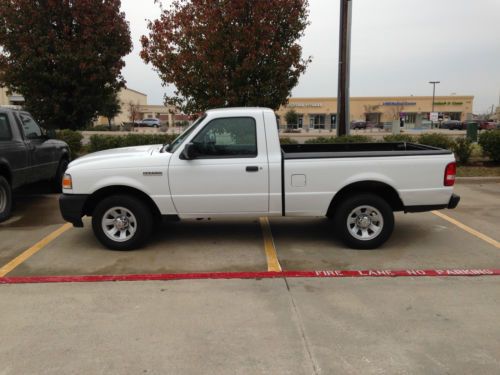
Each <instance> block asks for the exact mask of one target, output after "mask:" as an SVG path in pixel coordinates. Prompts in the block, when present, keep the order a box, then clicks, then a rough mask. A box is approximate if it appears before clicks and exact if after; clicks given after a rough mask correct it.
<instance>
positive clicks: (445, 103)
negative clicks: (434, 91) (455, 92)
mask: <svg viewBox="0 0 500 375" xmlns="http://www.w3.org/2000/svg"><path fill="white" fill-rule="evenodd" d="M463 104H464V103H463V102H434V105H463Z"/></svg>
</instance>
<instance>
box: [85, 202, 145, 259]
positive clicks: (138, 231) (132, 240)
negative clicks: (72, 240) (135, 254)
mask: <svg viewBox="0 0 500 375" xmlns="http://www.w3.org/2000/svg"><path fill="white" fill-rule="evenodd" d="M152 228H153V215H152V213H151V210H150V209H149V207H148V206H147V205H146V204H144V203H143V202H142V201H141V200H139V199H137V198H135V197H132V196H129V195H116V196H111V197H108V198H105V199H103V200H102V201H101V202H100V203H99V204H98V205H97V206H96V208H95V210H94V213H93V215H92V229H93V230H94V234H95V236H96V237H97V239H98V240H99V241H100V242H101V243H102V244H103V245H104V246H106V247H107V248H109V249H112V250H133V249H137V248H138V247H140V246H141V245H142V244H143V243H144V242H146V240H147V239H148V238H149V236H150V235H151V231H152Z"/></svg>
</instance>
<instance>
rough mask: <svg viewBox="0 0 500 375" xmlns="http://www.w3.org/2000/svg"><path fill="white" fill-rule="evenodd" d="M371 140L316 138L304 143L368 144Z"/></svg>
mask: <svg viewBox="0 0 500 375" xmlns="http://www.w3.org/2000/svg"><path fill="white" fill-rule="evenodd" d="M370 142H374V140H373V138H371V137H368V136H366V135H342V136H340V137H318V138H313V139H308V140H307V141H305V143H308V144H311V143H370Z"/></svg>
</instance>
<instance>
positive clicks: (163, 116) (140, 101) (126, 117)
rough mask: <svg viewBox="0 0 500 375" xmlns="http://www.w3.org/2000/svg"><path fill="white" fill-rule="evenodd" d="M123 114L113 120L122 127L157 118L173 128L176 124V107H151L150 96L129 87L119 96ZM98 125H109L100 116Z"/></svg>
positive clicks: (106, 120)
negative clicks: (129, 123) (128, 123)
mask: <svg viewBox="0 0 500 375" xmlns="http://www.w3.org/2000/svg"><path fill="white" fill-rule="evenodd" d="M118 99H119V101H120V106H121V112H120V113H119V114H118V115H117V116H116V117H115V118H114V119H112V120H111V122H112V123H113V124H116V125H120V124H123V123H127V122H132V121H139V120H142V119H145V118H157V119H159V120H160V121H161V122H162V123H165V124H168V125H169V126H172V125H173V124H174V119H173V114H174V113H175V108H174V107H166V106H163V105H149V104H148V96H147V95H146V94H144V93H142V92H139V91H136V90H132V89H130V88H128V87H126V88H124V89H122V90H120V93H119V94H118ZM95 124H96V125H107V124H108V119H107V118H105V117H102V116H100V117H99V118H98V119H97V121H96V123H95Z"/></svg>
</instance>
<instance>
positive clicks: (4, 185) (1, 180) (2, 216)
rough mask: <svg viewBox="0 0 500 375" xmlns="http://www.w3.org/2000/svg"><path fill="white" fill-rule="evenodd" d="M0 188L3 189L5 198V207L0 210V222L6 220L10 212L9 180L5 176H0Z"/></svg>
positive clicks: (10, 192) (10, 193) (10, 191)
mask: <svg viewBox="0 0 500 375" xmlns="http://www.w3.org/2000/svg"><path fill="white" fill-rule="evenodd" d="M0 189H2V190H4V191H5V196H6V199H7V202H6V205H5V209H4V210H3V211H2V212H0V223H1V222H2V221H5V220H7V219H8V218H9V217H10V214H11V212H12V189H11V187H10V184H9V181H7V180H6V179H5V177H3V176H0Z"/></svg>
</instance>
